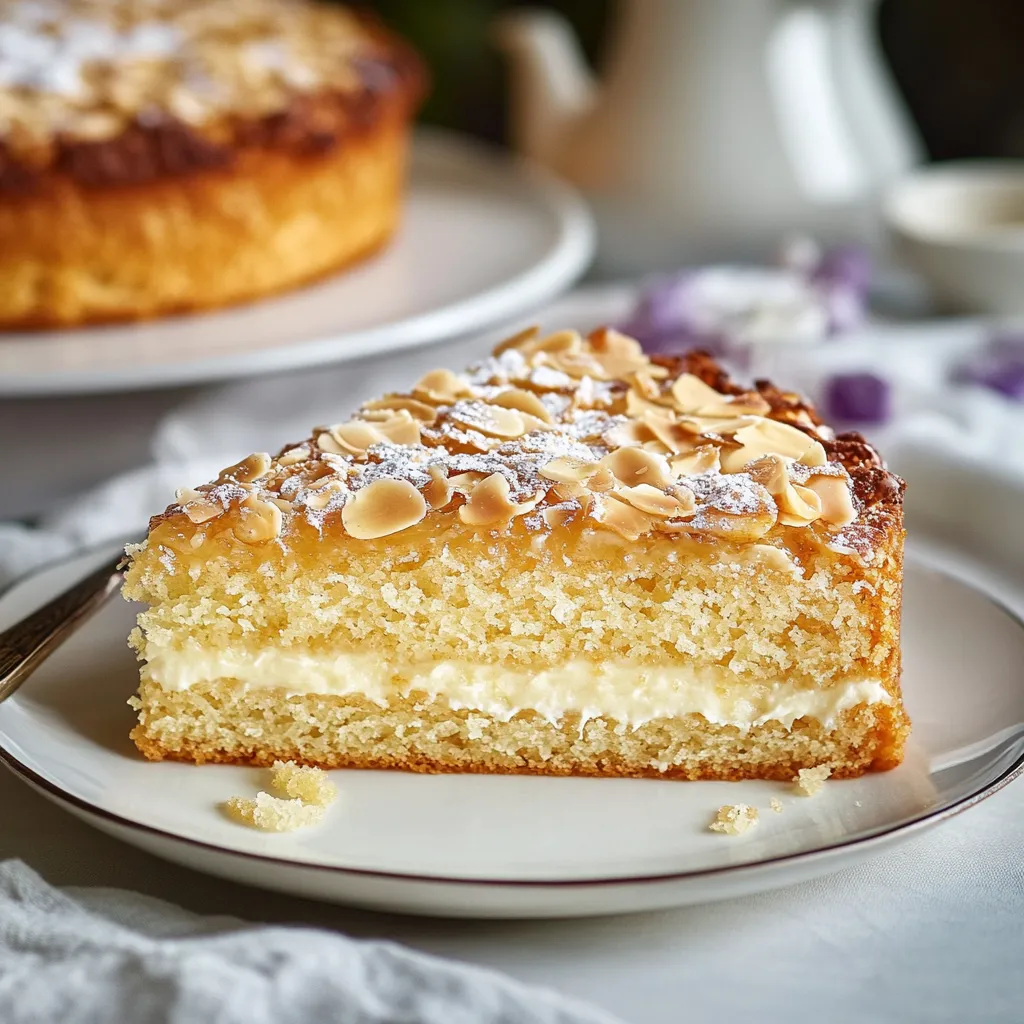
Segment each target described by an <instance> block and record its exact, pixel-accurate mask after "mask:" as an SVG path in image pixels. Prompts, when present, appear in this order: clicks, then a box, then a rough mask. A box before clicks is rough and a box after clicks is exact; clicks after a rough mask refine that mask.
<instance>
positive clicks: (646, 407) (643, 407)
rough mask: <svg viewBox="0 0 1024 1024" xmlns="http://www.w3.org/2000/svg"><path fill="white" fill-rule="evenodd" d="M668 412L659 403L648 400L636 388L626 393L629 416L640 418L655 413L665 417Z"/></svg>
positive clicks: (627, 413)
mask: <svg viewBox="0 0 1024 1024" xmlns="http://www.w3.org/2000/svg"><path fill="white" fill-rule="evenodd" d="M666 412H667V410H666V408H665V406H663V405H659V404H658V403H657V402H652V401H651V399H649V398H647V397H646V396H645V395H643V394H642V393H641V392H639V391H637V390H636V389H635V388H630V389H629V390H628V391H627V392H626V415H627V416H635V417H637V418H639V417H641V416H643V415H645V414H646V413H654V414H655V415H656V416H664V415H665V414H666Z"/></svg>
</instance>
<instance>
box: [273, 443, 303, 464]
mask: <svg viewBox="0 0 1024 1024" xmlns="http://www.w3.org/2000/svg"><path fill="white" fill-rule="evenodd" d="M308 458H309V449H308V448H307V447H306V446H305V445H304V444H301V445H299V446H298V447H297V448H289V449H288V450H287V451H285V452H282V453H281V454H280V455H279V456H278V457H277V464H278V465H279V466H294V465H295V464H296V463H297V462H302V461H303V459H308Z"/></svg>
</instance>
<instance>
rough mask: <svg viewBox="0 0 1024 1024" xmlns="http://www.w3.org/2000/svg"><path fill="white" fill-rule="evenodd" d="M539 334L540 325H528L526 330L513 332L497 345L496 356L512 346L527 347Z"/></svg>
mask: <svg viewBox="0 0 1024 1024" xmlns="http://www.w3.org/2000/svg"><path fill="white" fill-rule="evenodd" d="M539 336H540V328H539V327H527V328H526V330H524V331H520V332H519V333H518V334H513V335H512V336H511V337H510V338H506V339H505V340H504V341H502V342H499V343H498V344H497V345H495V346H494V354H495V355H496V356H500V355H501V353H502V352H507V351H508V350H509V349H510V348H517V349H523V348H526V347H527V346H528V345H529V343H530V342H532V341H533V340H534V339H536V338H538V337H539Z"/></svg>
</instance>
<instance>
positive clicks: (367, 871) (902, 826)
mask: <svg viewBox="0 0 1024 1024" xmlns="http://www.w3.org/2000/svg"><path fill="white" fill-rule="evenodd" d="M113 548H114V543H113V542H110V543H105V544H102V545H96V546H93V547H90V548H88V549H85V550H80V551H76V552H71V553H70V554H68V555H65V556H64V557H61V558H56V559H52V560H51V561H48V562H46V563H45V564H43V565H40V566H36V567H34V568H33V569H30V570H29V571H28V572H25V573H22V574H21V575H20V576H18V577H16V578H15V579H13V580H11V581H10V582H8V583H7V584H6V585H5V586H3V587H0V598H3V597H6V596H7V594H9V593H11V592H12V591H14V590H15V589H16V588H17V587H19V586H21V585H23V584H25V583H27V582H28V581H29V580H31V579H34V578H35V577H37V576H40V575H42V574H43V573H45V572H49V571H53V570H56V569H58V568H59V567H60V566H63V565H66V564H68V563H70V562H73V561H75V560H78V559H82V560H86V559H88V558H89V557H90V556H93V555H98V554H99V553H100V552H101V551H102V552H107V551H110V550H112V549H113ZM911 558H914V559H915V560H918V561H920V562H923V563H924V567H925V568H926V569H927V570H928V571H929V572H934V573H937V574H938V575H940V576H943V577H945V578H946V579H948V580H952V581H953V582H955V583H958V584H959V585H961V586H964V587H967V588H968V589H969V590H971V591H973V592H974V593H975V594H976V595H977V596H978V597H980V598H982V599H983V600H984V601H986V602H987V603H988V604H990V605H992V606H993V607H994V608H996V609H997V610H998V611H1000V612H1001V613H1002V614H1003V615H1005V616H1006V617H1007V618H1008V619H1009V620H1010V622H1011V623H1013V624H1014V625H1015V626H1016V627H1017V628H1018V629H1020V630H1021V631H1022V632H1024V616H1022V615H1021V614H1020V613H1018V612H1017V611H1016V610H1015V609H1014V608H1012V607H1010V606H1009V605H1008V604H1007V603H1006V602H1005V601H1003V600H1002V599H1001V598H999V597H997V596H996V595H994V594H991V593H989V592H987V591H986V590H985V589H984V588H983V587H981V586H979V585H977V584H975V583H973V582H971V581H968V580H965V579H963V578H962V577H961V576H959V575H957V574H956V573H953V572H949V571H947V570H946V569H944V568H942V567H941V566H937V565H935V564H929V562H930V559H929V557H928V555H927V554H917V555H915V554H914V553H913V552H912V553H911ZM116 593H117V592H115V594H116ZM111 596H112V597H113V596H114V595H113V594H112V595H111ZM26 685H31V683H30V682H28V683H27V684H26ZM3 740H4V736H3V733H2V732H0V764H3V765H4V766H5V767H6V768H7V769H9V770H10V771H11V772H12V773H13V774H14V775H15V776H17V777H18V778H20V779H21V780H22V781H24V782H26V783H28V784H29V785H30V786H32V787H33V788H35V789H38V790H40V791H41V792H42V793H43V794H44V795H45V796H46V797H48V798H49V799H50V800H52V801H53V802H54V803H57V804H58V805H66V806H68V807H71V808H73V809H74V810H77V811H79V812H81V813H82V814H84V815H85V816H86V817H94V818H99V819H100V820H102V821H104V822H107V823H112V824H114V825H117V826H119V827H121V828H124V829H126V830H129V831H136V832H142V833H144V834H146V835H148V836H153V837H156V838H158V839H160V840H162V841H165V842H170V843H172V844H178V845H183V846H187V847H190V848H192V849H198V850H201V851H204V852H207V853H210V854H213V855H217V856H228V857H241V858H244V859H247V860H251V861H256V862H258V863H261V864H265V865H268V866H278V867H286V868H297V869H300V870H303V871H314V872H318V873H328V874H330V875H333V876H339V875H340V876H345V877H350V878H357V879H358V878H364V879H374V880H377V881H381V882H395V883H399V884H401V883H417V884H424V883H426V884H434V885H453V886H458V887H463V888H464V887H471V886H482V887H484V888H501V889H519V890H529V889H544V890H549V891H550V890H555V889H572V890H576V891H579V890H585V889H588V888H595V889H607V888H611V887H616V886H620V887H621V886H635V885H659V884H665V883H671V882H676V883H691V882H695V881H699V880H700V879H706V878H719V877H723V876H727V875H728V876H745V875H749V874H752V873H756V872H758V871H763V870H766V869H779V868H785V867H787V866H790V865H798V864H805V863H816V862H819V861H822V860H828V859H831V858H834V857H836V856H841V855H842V854H843V853H848V852H850V851H853V850H858V851H859V850H866V851H870V850H872V849H873V848H876V847H879V846H884V845H886V844H887V843H888V842H889V841H891V840H893V839H896V838H905V837H909V836H910V835H913V834H914V833H918V832H923V831H925V830H926V829H928V828H930V827H931V826H933V825H936V824H938V823H940V822H942V821H945V820H947V819H949V818H953V817H956V816H957V815H959V814H962V813H963V812H964V811H967V810H970V809H971V808H972V807H975V806H976V805H977V804H979V803H981V802H983V801H984V800H987V799H988V798H989V797H991V796H994V795H995V794H996V793H998V792H999V791H1000V790H1001V789H1003V788H1005V787H1006V786H1008V785H1009V784H1010V783H1011V782H1013V781H1014V780H1015V779H1017V778H1019V777H1020V776H1022V775H1024V746H1022V749H1021V752H1020V753H1019V754H1018V755H1017V757H1016V758H1015V759H1014V760H1013V761H1012V763H1011V764H1009V765H1008V766H1007V767H1005V768H1004V769H1003V770H1002V771H1001V772H1000V773H999V774H998V775H997V776H996V777H995V778H994V779H991V780H990V781H989V782H987V783H986V784H985V785H983V786H982V787H981V788H979V789H976V790H973V791H971V792H969V793H966V794H964V795H963V796H961V797H960V798H959V799H957V800H955V801H954V802H953V803H951V804H949V805H948V806H945V807H941V808H939V809H937V810H932V811H925V812H924V813H923V814H920V815H917V816H915V817H911V818H910V819H909V820H907V821H903V822H900V823H897V824H895V825H891V826H888V827H884V828H882V829H880V830H878V831H872V832H869V833H868V834H867V835H863V836H860V837H858V838H848V839H840V840H837V841H836V842H833V843H829V844H827V845H825V846H819V847H817V848H815V849H813V850H802V851H797V852H794V853H783V854H778V855H776V856H774V857H767V858H764V859H761V860H754V861H748V862H746V863H743V864H721V865H718V866H715V867H709V868H696V869H692V870H686V871H670V872H659V873H657V874H645V875H613V876H607V877H597V878H581V879H558V878H538V879H513V878H466V877H462V876H458V875H436V874H429V873H420V874H417V873H414V872H402V871H384V870H380V869H375V868H354V867H343V866H340V865H334V864H322V863H316V862H311V861H304V860H295V859H293V858H290V857H282V856H278V855H274V854H266V853H257V852H254V851H252V850H237V849H233V848H231V847H227V846H221V845H219V844H218V843H215V842H210V841H208V840H205V839H195V838H193V837H191V836H185V835H181V834H179V833H177V832H172V831H170V830H168V829H166V828H161V827H159V826H156V825H148V824H145V823H143V822H138V821H135V820H133V819H131V818H128V817H125V816H124V815H122V814H119V813H118V812H116V811H111V810H108V809H107V808H106V807H103V806H101V805H99V804H95V803H93V802H92V801H89V800H86V799H84V798H83V797H79V796H76V795H75V794H73V793H69V792H68V791H67V790H65V789H63V788H61V786H60V785H58V784H57V783H55V782H51V781H50V780H49V779H46V778H45V777H43V776H41V775H39V773H38V772H36V771H35V770H34V769H33V768H30V767H29V766H28V765H26V764H24V763H23V762H22V761H21V760H19V759H18V758H17V757H16V756H15V755H14V754H12V753H11V752H10V751H9V750H7V749H6V747H5V746H4V742H3Z"/></svg>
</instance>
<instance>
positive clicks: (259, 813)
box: [224, 761, 338, 832]
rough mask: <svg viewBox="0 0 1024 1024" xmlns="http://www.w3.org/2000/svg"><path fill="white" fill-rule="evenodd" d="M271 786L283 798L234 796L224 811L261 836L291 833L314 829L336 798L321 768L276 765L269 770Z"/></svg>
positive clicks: (333, 788)
mask: <svg viewBox="0 0 1024 1024" xmlns="http://www.w3.org/2000/svg"><path fill="white" fill-rule="evenodd" d="M270 786H271V788H272V789H274V790H276V791H277V792H278V793H281V794H283V796H272V795H271V794H270V793H264V792H263V791H262V790H261V791H260V792H259V793H257V794H256V799H255V800H248V799H246V798H245V797H241V796H233V797H232V798H231V799H230V800H228V801H226V802H225V804H224V809H225V810H226V811H227V813H228V814H229V815H230V816H231V817H232V818H234V819H235V820H236V821H240V822H241V823H242V824H243V825H248V826H249V827H250V828H258V829H261V830H262V831H264V832H294V831H295V830H296V829H299V828H306V827H307V826H309V825H317V824H319V823H320V821H321V820H323V816H324V812H325V811H326V810H327V808H328V807H329V806H330V804H331V802H332V801H333V800H334V798H335V797H336V796H337V795H338V791H337V789H335V787H334V783H332V782H331V780H330V779H329V778H328V777H327V772H325V771H324V770H323V769H322V768H311V767H306V766H305V765H300V764H296V763H295V762H294V761H275V762H274V766H273V768H271V770H270Z"/></svg>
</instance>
